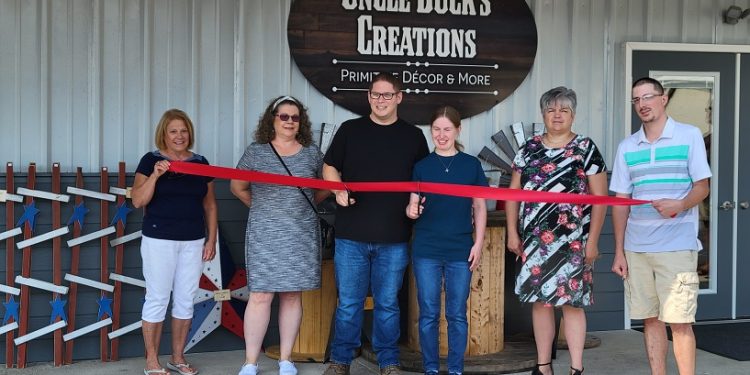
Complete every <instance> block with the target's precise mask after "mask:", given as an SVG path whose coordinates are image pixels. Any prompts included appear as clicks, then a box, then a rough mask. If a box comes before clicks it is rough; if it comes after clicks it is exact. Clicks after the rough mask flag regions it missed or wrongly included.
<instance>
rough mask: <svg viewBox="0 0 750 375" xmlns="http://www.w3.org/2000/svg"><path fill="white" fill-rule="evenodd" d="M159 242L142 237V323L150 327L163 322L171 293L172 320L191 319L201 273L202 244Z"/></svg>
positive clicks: (201, 240)
mask: <svg viewBox="0 0 750 375" xmlns="http://www.w3.org/2000/svg"><path fill="white" fill-rule="evenodd" d="M204 240H205V239H203V238H202V239H199V240H194V241H172V240H160V239H156V238H150V237H146V236H143V237H142V238H141V258H143V277H144V279H145V280H146V302H144V303H143V312H142V314H141V319H143V320H145V321H147V322H149V323H159V322H163V321H164V317H165V316H166V314H167V305H168V304H169V294H170V293H172V296H173V297H172V298H173V300H172V317H173V318H177V319H192V317H193V298H194V297H195V294H196V292H197V291H198V282H199V280H200V277H201V274H202V273H203V243H204Z"/></svg>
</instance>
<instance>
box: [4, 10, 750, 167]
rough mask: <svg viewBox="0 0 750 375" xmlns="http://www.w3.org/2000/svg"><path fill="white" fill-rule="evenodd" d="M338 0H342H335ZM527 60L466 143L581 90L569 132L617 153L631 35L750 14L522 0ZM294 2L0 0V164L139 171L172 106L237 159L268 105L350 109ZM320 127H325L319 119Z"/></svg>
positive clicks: (332, 118)
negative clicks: (306, 71) (311, 69)
mask: <svg viewBox="0 0 750 375" xmlns="http://www.w3.org/2000/svg"><path fill="white" fill-rule="evenodd" d="M331 1H332V3H335V2H336V0H331ZM528 3H529V6H530V8H531V9H532V11H533V13H534V15H535V17H536V20H537V27H538V33H539V48H538V54H537V59H536V62H535V65H534V68H533V70H532V72H531V74H530V75H529V77H528V78H527V79H526V81H525V82H524V83H523V84H522V85H521V86H520V87H519V89H518V90H517V91H516V92H515V93H514V94H513V95H512V96H511V97H510V98H508V99H507V100H505V101H504V102H502V103H501V104H499V105H497V106H496V107H495V108H494V109H493V110H491V111H488V112H486V113H484V114H481V115H478V116H475V117H473V118H471V119H469V120H466V122H465V123H464V125H465V129H464V132H463V134H462V139H463V142H464V144H465V145H466V149H467V151H468V152H469V153H473V154H476V153H477V152H478V151H479V150H480V149H481V148H482V146H484V145H490V144H491V141H490V139H489V137H490V135H492V134H493V133H494V132H496V131H497V130H498V129H500V128H501V127H503V126H506V125H508V124H510V123H512V122H516V121H525V122H540V121H541V117H540V116H539V114H538V112H539V111H538V109H537V100H538V97H539V95H540V94H541V93H542V92H544V91H545V90H547V89H549V88H551V87H553V86H556V85H566V86H569V87H572V88H574V89H575V90H576V91H577V92H578V94H579V103H580V104H579V109H578V115H577V118H576V124H575V129H576V131H578V132H580V133H583V134H586V135H589V136H591V137H592V138H593V139H594V140H595V141H596V142H597V143H598V144H599V145H600V147H601V148H602V149H603V150H604V153H605V155H606V156H607V159H608V160H609V159H610V158H611V154H612V153H613V152H614V147H615V145H616V144H617V142H618V141H619V139H620V138H621V136H622V134H624V133H625V129H624V126H625V125H624V124H623V119H622V114H623V113H624V111H625V110H626V108H625V107H623V106H625V105H626V104H627V103H626V98H625V97H624V96H623V94H622V93H623V91H624V90H623V84H624V72H623V66H624V65H623V64H624V56H623V49H622V43H623V42H625V41H650V42H684V43H716V44H748V43H750V22H748V21H747V20H745V21H741V22H740V23H739V24H737V25H726V24H723V23H722V22H721V13H722V11H723V10H724V9H726V8H727V7H728V6H729V5H732V4H736V5H739V6H741V7H743V8H744V7H748V6H750V1H747V0H745V1H740V0H629V1H625V0H616V1H605V0H554V1H553V0H528ZM290 4H291V0H246V1H242V0H213V1H212V0H168V1H147V0H119V1H95V0H56V1H43V0H36V1H34V0H0V161H10V162H13V163H14V164H15V165H16V168H18V170H21V168H24V165H26V164H27V163H29V162H37V163H38V167H39V170H40V171H45V170H48V169H49V167H50V165H51V163H52V162H60V163H61V165H62V169H63V171H73V170H74V169H75V167H77V166H81V167H83V168H84V170H85V171H90V172H95V171H97V170H98V168H99V167H101V166H110V167H114V166H116V164H117V162H118V161H121V160H122V161H125V162H127V165H128V166H129V167H131V168H132V167H135V165H137V162H138V160H139V158H140V156H141V155H142V154H143V153H145V152H146V151H147V150H150V149H152V148H153V147H154V146H153V134H152V133H153V129H154V127H155V123H156V121H158V119H159V117H160V115H161V114H162V112H163V111H164V110H165V109H167V108H170V107H179V108H183V109H185V110H186V111H187V112H188V113H189V114H190V115H191V116H192V117H193V119H194V120H195V122H196V124H197V136H196V138H197V139H196V141H197V142H196V147H195V150H196V152H198V153H201V154H203V155H205V156H206V157H207V158H208V159H209V160H210V161H211V162H212V163H214V164H219V165H224V166H232V165H234V164H235V163H236V162H237V160H238V159H239V157H240V155H241V153H242V150H243V149H244V147H245V145H246V144H247V143H249V142H250V140H251V137H252V133H253V131H254V128H255V123H256V121H257V117H258V115H259V114H260V112H261V110H262V108H263V107H264V105H265V104H266V101H267V100H268V99H269V98H271V97H273V96H275V95H279V94H286V93H291V94H293V95H295V96H297V97H299V98H300V99H301V100H303V101H304V103H305V104H306V105H307V106H308V107H309V108H310V112H311V115H312V119H313V122H314V123H315V126H316V128H319V127H320V124H321V123H322V122H329V123H341V122H342V121H344V120H346V119H349V118H351V117H353V114H352V113H350V112H348V111H347V110H344V109H342V108H340V107H337V106H335V105H333V103H332V102H330V101H329V100H328V99H326V98H325V97H324V96H323V95H321V94H320V93H318V92H317V91H316V90H315V89H314V88H313V87H312V86H311V85H309V84H308V83H307V81H306V80H305V78H304V77H303V76H302V74H301V73H300V72H299V70H298V69H297V67H296V66H295V64H294V62H293V61H292V60H291V59H290V56H289V53H288V48H287V44H286V16H287V14H288V11H289V7H290ZM316 130H319V129H316Z"/></svg>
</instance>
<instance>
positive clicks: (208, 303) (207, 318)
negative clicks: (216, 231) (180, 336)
mask: <svg viewBox="0 0 750 375" xmlns="http://www.w3.org/2000/svg"><path fill="white" fill-rule="evenodd" d="M245 275H246V274H245V270H244V269H242V268H237V266H235V264H234V262H233V261H232V256H231V254H230V253H229V247H227V246H226V245H225V244H224V242H223V241H221V240H217V249H216V257H214V259H213V260H212V261H210V262H205V263H204V265H203V275H201V279H200V282H199V289H198V295H197V296H196V298H195V307H194V309H193V321H192V324H191V325H190V331H189V332H188V336H187V337H188V341H187V344H186V346H185V351H186V352H187V351H188V350H190V349H191V348H192V347H193V346H195V344H197V343H198V342H200V341H201V340H203V339H204V338H206V336H208V335H209V334H211V333H212V332H213V331H215V330H216V329H217V328H219V327H220V326H223V327H224V328H226V329H227V330H229V331H230V332H232V333H234V334H235V335H237V336H239V337H244V332H243V330H242V317H243V316H244V314H245V306H246V305H247V299H248V291H247V278H246V276H245ZM220 289H224V290H226V289H229V291H230V297H231V298H230V300H228V301H221V302H219V301H216V300H215V299H214V293H215V292H216V291H218V290H220Z"/></svg>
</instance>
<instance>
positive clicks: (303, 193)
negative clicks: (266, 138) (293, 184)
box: [268, 142, 319, 214]
mask: <svg viewBox="0 0 750 375" xmlns="http://www.w3.org/2000/svg"><path fill="white" fill-rule="evenodd" d="M268 145H269V146H271V150H273V153H274V154H276V157H277V158H279V161H280V162H281V165H283V166H284V169H286V173H288V174H289V175H290V176H292V177H294V175H293V174H292V171H290V170H289V167H287V166H286V163H284V159H282V158H281V155H279V152H278V151H276V147H273V143H271V142H268ZM297 189H298V190H299V192H300V194H302V196H303V197H305V200H306V201H307V203H309V204H310V208H312V209H313V211H314V212H315V213H316V214H319V212H318V209H317V208H315V205H314V204H313V202H312V201H311V200H310V198H309V197H308V196H307V194H305V192H304V191H302V188H301V187H299V186H297Z"/></svg>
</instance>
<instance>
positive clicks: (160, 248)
mask: <svg viewBox="0 0 750 375" xmlns="http://www.w3.org/2000/svg"><path fill="white" fill-rule="evenodd" d="M194 134H195V133H194V131H193V123H192V121H190V118H189V117H188V116H187V114H186V113H185V112H183V111H181V110H179V109H170V110H168V111H166V112H165V113H164V115H162V117H161V120H159V124H158V126H157V127H156V136H155V138H156V140H155V143H156V147H157V148H158V149H157V150H156V151H152V152H149V153H147V154H146V155H144V156H143V157H142V158H141V162H140V163H139V164H138V169H137V170H136V173H135V182H134V183H133V192H132V198H133V205H134V206H135V207H144V216H143V229H142V234H143V237H142V239H141V257H142V258H143V277H144V279H145V281H146V301H145V302H144V303H143V312H142V315H141V319H142V320H143V341H144V344H145V349H146V367H145V369H144V370H143V373H144V374H145V375H149V374H152V375H157V374H158V375H164V374H168V372H167V371H166V370H165V369H164V368H162V367H161V365H160V364H159V358H158V354H159V341H160V339H161V331H162V326H163V322H164V317H165V315H166V312H167V305H168V304H169V296H170V293H171V294H172V298H173V301H172V349H173V352H172V358H171V360H170V361H169V362H167V367H168V368H169V369H171V370H174V371H177V372H179V373H180V374H182V375H192V374H197V373H198V370H197V369H196V368H195V367H193V366H191V365H190V364H188V363H187V361H186V360H185V356H184V353H183V351H184V348H185V343H186V339H187V335H188V331H189V329H190V321H191V319H192V317H193V298H194V297H195V294H196V292H197V291H198V281H199V279H200V276H201V273H202V272H203V262H204V261H208V260H211V259H213V258H214V255H215V254H216V231H217V226H218V224H217V210H216V200H215V198H214V183H213V179H212V178H209V177H202V176H193V175H187V174H181V173H174V172H170V171H168V170H169V164H170V162H171V161H175V160H179V161H184V162H190V163H199V164H208V161H207V160H206V158H204V157H203V156H201V155H198V154H196V153H194V152H192V151H190V148H191V147H192V146H193V143H194V139H195V137H194Z"/></svg>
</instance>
